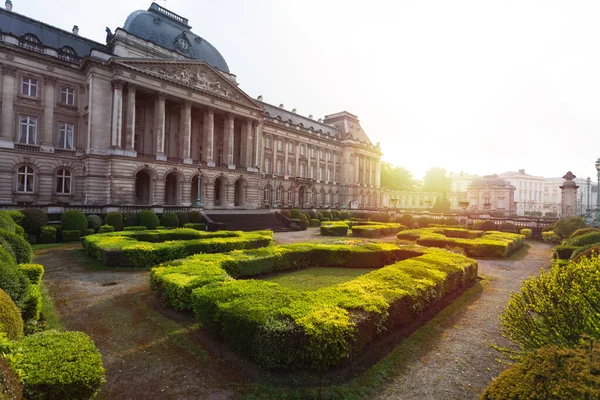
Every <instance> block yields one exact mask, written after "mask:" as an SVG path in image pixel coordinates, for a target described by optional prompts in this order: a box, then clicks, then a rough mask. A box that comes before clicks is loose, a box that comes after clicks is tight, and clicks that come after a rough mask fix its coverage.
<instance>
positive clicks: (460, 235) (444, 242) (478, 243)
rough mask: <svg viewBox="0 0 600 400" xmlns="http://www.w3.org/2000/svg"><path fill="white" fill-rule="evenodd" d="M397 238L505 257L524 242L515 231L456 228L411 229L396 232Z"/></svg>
mask: <svg viewBox="0 0 600 400" xmlns="http://www.w3.org/2000/svg"><path fill="white" fill-rule="evenodd" d="M397 238H398V239H401V240H412V241H415V242H416V243H417V244H419V245H421V246H426V247H441V248H446V247H458V248H461V249H463V250H464V251H465V253H466V254H467V256H469V257H477V258H482V257H507V256H509V255H511V254H512V253H514V252H515V251H516V250H518V249H519V248H521V247H522V246H523V244H524V243H525V236H523V235H519V234H516V233H508V232H498V231H487V232H483V231H473V230H467V229H456V228H422V229H411V230H407V231H403V232H400V233H398V235H397Z"/></svg>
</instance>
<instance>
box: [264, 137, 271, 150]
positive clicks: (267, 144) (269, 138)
mask: <svg viewBox="0 0 600 400" xmlns="http://www.w3.org/2000/svg"><path fill="white" fill-rule="evenodd" d="M265 147H266V148H267V149H270V148H271V136H267V137H266V138H265Z"/></svg>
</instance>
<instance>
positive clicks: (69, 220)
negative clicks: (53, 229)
mask: <svg viewBox="0 0 600 400" xmlns="http://www.w3.org/2000/svg"><path fill="white" fill-rule="evenodd" d="M60 222H61V223H62V226H63V229H64V230H65V231H80V232H83V231H85V230H86V229H87V228H88V220H87V218H86V217H85V214H84V213H83V212H81V211H79V210H69V211H65V212H64V213H63V214H62V215H61V216H60Z"/></svg>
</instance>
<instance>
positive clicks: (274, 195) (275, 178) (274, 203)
mask: <svg viewBox="0 0 600 400" xmlns="http://www.w3.org/2000/svg"><path fill="white" fill-rule="evenodd" d="M273 208H277V177H276V176H275V174H273Z"/></svg>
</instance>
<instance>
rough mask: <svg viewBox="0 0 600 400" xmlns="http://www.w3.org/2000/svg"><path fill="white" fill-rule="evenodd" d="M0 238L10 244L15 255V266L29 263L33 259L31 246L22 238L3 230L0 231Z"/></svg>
mask: <svg viewBox="0 0 600 400" xmlns="http://www.w3.org/2000/svg"><path fill="white" fill-rule="evenodd" d="M0 237H1V238H3V239H4V240H6V241H7V242H8V243H9V244H10V246H11V248H12V250H13V252H14V254H15V260H16V262H17V264H26V263H30V262H31V260H32V259H33V250H32V249H31V245H30V244H29V243H28V242H27V240H25V239H23V237H22V236H19V235H17V234H16V233H13V232H9V231H6V230H3V229H0Z"/></svg>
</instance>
